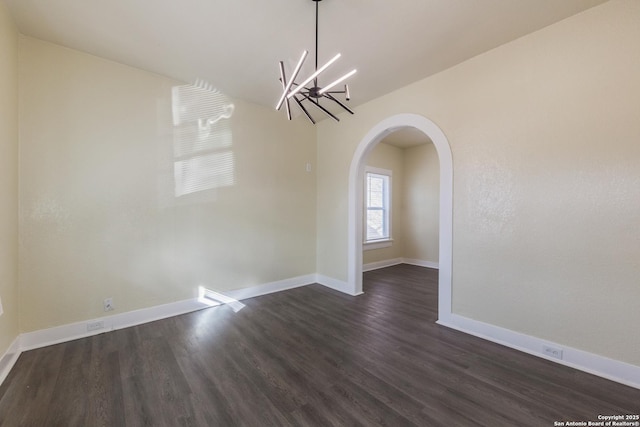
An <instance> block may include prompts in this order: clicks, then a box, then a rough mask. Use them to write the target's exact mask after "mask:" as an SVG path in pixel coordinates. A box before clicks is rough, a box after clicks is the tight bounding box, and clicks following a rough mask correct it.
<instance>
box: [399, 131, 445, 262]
mask: <svg viewBox="0 0 640 427" xmlns="http://www.w3.org/2000/svg"><path fill="white" fill-rule="evenodd" d="M402 154H403V165H404V186H403V190H402V191H403V192H402V198H403V200H404V209H403V211H402V223H403V227H404V230H405V233H404V235H403V240H402V245H403V252H402V257H403V258H406V259H409V260H416V261H423V262H427V263H430V264H437V263H438V259H439V256H438V243H439V240H438V239H439V221H438V220H439V218H438V217H439V208H440V165H439V161H438V153H437V152H436V148H435V146H434V145H433V144H432V143H431V142H429V143H428V144H423V145H416V146H414V147H409V148H405V149H404V150H403V153H402Z"/></svg>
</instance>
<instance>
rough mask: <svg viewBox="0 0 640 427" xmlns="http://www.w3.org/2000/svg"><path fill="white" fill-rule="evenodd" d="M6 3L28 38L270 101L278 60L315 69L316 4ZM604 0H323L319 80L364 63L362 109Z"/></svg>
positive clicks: (220, 0)
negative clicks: (303, 61) (327, 65)
mask: <svg viewBox="0 0 640 427" xmlns="http://www.w3.org/2000/svg"><path fill="white" fill-rule="evenodd" d="M0 1H4V2H5V3H6V4H7V6H8V7H9V10H10V11H11V13H12V15H13V17H14V19H15V20H16V22H17V25H18V27H19V29H20V31H21V32H22V33H23V34H26V35H29V36H33V37H36V38H39V39H43V40H47V41H50V42H53V43H56V44H60V45H63V46H67V47H70V48H73V49H77V50H80V51H84V52H88V53H91V54H94V55H97V56H100V57H103V58H107V59H111V60H114V61H117V62H120V63H123V64H128V65H131V66H134V67H138V68H141V69H144V70H148V71H152V72H155V73H158V74H162V75H165V76H168V77H171V78H175V79H177V80H180V81H183V82H194V81H195V79H204V80H206V81H208V82H209V83H211V84H212V85H213V86H215V87H217V88H218V89H220V90H221V91H222V92H224V93H226V94H227V95H230V96H231V97H235V98H240V99H245V100H248V101H252V102H255V103H258V104H262V105H265V106H274V105H275V103H276V101H277V99H278V97H279V95H280V92H281V86H280V82H279V81H278V78H279V71H278V61H280V60H283V61H285V64H286V67H287V71H288V73H289V74H290V73H291V70H292V69H293V67H294V66H295V63H296V62H297V60H298V58H299V57H300V54H301V53H302V51H303V50H304V49H308V50H309V58H308V59H307V65H308V66H309V67H308V68H307V69H306V70H303V72H302V74H301V76H304V75H308V74H310V73H311V72H312V70H311V67H312V65H313V55H314V34H315V30H314V22H315V3H314V2H313V1H312V0H269V1H264V0H262V1H260V0H0ZM604 1H606V0H395V1H389V0H340V1H338V0H324V1H321V2H320V4H319V7H320V17H319V19H320V28H319V32H320V37H319V44H320V46H319V52H320V54H319V62H320V64H322V63H323V62H325V61H327V60H328V59H329V58H330V57H332V56H333V55H334V54H335V53H338V52H341V53H342V57H341V58H340V59H339V60H338V62H337V63H336V64H334V65H333V66H332V67H331V69H330V70H328V71H327V72H326V76H321V77H322V78H323V79H325V81H327V82H328V81H330V79H331V78H332V77H333V76H339V75H342V74H344V73H345V72H346V71H349V70H351V69H352V68H357V69H358V73H357V74H356V75H355V76H353V77H351V78H350V79H349V86H350V90H351V96H352V100H351V102H350V105H352V106H357V105H359V104H361V103H363V102H366V101H368V100H371V99H373V98H376V97H379V96H381V95H383V94H385V93H388V92H390V91H393V90H395V89H397V88H400V87H402V86H405V85H407V84H409V83H411V82H414V81H417V80H420V79H422V78H424V77H426V76H429V75H432V74H434V73H437V72H439V71H441V70H444V69H446V68H448V67H451V66H453V65H455V64H457V63H460V62H462V61H464V60H466V59H469V58H471V57H473V56H475V55H478V54H479V53H482V52H485V51H487V50H490V49H492V48H494V47H496V46H499V45H501V44H504V43H507V42H509V41H511V40H514V39H516V38H518V37H521V36H523V35H525V34H528V33H530V32H533V31H535V30H538V29H540V28H542V27H545V26H547V25H549V24H551V23H553V22H556V21H559V20H561V19H564V18H566V17H568V16H571V15H573V14H576V13H578V12H580V11H582V10H585V9H587V8H589V7H592V6H595V5H597V4H600V3H603V2H604ZM310 70H311V71H310ZM320 85H322V81H321V84H320Z"/></svg>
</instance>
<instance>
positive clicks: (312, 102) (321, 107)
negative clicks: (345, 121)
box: [303, 96, 340, 122]
mask: <svg viewBox="0 0 640 427" xmlns="http://www.w3.org/2000/svg"><path fill="white" fill-rule="evenodd" d="M304 100H309V102H311V104H312V105H315V106H316V107H318V108H319V109H321V110H322V111H324V113H325V114H326V115H328V116H329V117H331V118H332V119H333V120H335V121H336V122H339V121H340V119H339V118H337V117H336V116H335V115H334V114H333V113H332V112H331V111H329V110H327V109H326V108H324V107H323V106H322V105H320V103H319V102H318V101H316V100H315V99H311V98H310V97H308V96H307V97H305V99H304ZM304 100H303V101H304Z"/></svg>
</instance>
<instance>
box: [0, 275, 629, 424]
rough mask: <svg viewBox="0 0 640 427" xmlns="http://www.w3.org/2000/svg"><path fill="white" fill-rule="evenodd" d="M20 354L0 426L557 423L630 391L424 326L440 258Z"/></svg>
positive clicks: (1, 393)
mask: <svg viewBox="0 0 640 427" xmlns="http://www.w3.org/2000/svg"><path fill="white" fill-rule="evenodd" d="M365 291H366V293H365V294H364V295H362V296H359V297H355V298H354V297H349V296H346V295H342V294H340V293H338V292H335V291H333V290H330V289H327V288H325V287H323V286H320V285H311V286H307V287H304V288H298V289H294V290H290V291H285V292H280V293H276V294H271V295H266V296H262V297H259V298H253V299H249V300H245V301H243V303H244V304H246V306H245V307H244V308H243V309H242V310H240V311H238V312H237V313H236V312H234V311H233V310H232V309H231V307H229V306H220V307H214V308H210V309H206V310H202V311H199V312H196V313H191V314H187V315H183V316H178V317H174V318H171V319H166V320H161V321H157V322H153V323H148V324H145V325H141V326H137V327H133V328H128V329H123V330H119V331H114V332H108V333H104V334H101V335H97V336H94V337H90V338H85V339H81V340H76V341H72V342H68V343H64V344H59V345H54V346H50V347H46V348H42V349H38V350H32V351H28V352H25V353H23V354H22V355H21V356H20V359H19V360H18V362H17V363H16V365H15V367H14V368H13V370H12V371H11V373H10V374H9V376H8V377H7V379H6V380H5V382H4V383H3V385H2V386H1V387H0V425H2V426H23V425H24V426H38V427H42V426H64V427H70V426H118V427H120V426H142V425H145V426H154V427H155V426H236V425H237V426H323V427H324V426H378V425H386V426H414V425H415V426H553V425H554V421H568V420H572V421H588V420H593V421H595V420H597V416H598V414H605V415H615V414H638V413H639V412H640V390H637V389H633V388H630V387H626V386H623V385H620V384H617V383H614V382H611V381H607V380H604V379H601V378H598V377H595V376H592V375H589V374H586V373H582V372H579V371H575V370H573V369H570V368H567V367H564V366H561V365H557V364H554V363H551V362H548V361H545V360H542V359H539V358H536V357H533V356H530V355H527V354H523V353H519V352H517V351H514V350H510V349H508V348H505V347H502V346H499V345H496V344H492V343H489V342H486V341H483V340H480V339H478V338H475V337H472V336H468V335H465V334H462V333H459V332H456V331H453V330H449V329H447V328H444V327H440V326H438V325H436V324H435V323H434V322H435V320H436V313H437V310H436V305H437V271H435V270H430V269H425V268H420V267H413V266H408V265H399V266H395V267H390V268H386V269H382V270H377V271H373V272H369V273H366V274H365Z"/></svg>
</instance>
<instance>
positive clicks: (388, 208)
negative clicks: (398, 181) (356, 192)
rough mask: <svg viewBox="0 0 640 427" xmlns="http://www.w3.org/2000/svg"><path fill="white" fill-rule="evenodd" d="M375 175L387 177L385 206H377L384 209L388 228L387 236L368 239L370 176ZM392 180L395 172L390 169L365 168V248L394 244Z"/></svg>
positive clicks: (377, 247) (384, 197) (384, 193)
mask: <svg viewBox="0 0 640 427" xmlns="http://www.w3.org/2000/svg"><path fill="white" fill-rule="evenodd" d="M370 175H375V176H380V177H383V178H384V179H385V188H384V190H383V207H382V208H376V209H382V210H383V216H384V218H383V221H385V220H386V230H387V237H383V238H381V239H371V240H369V239H368V233H367V227H368V226H367V224H368V221H367V220H368V213H369V211H370V210H371V209H372V208H371V207H369V204H368V198H369V197H368V194H369V176H370ZM392 180H393V172H392V171H391V170H388V169H382V168H376V167H372V166H366V167H365V170H364V182H363V184H364V197H363V199H364V200H363V205H364V218H363V219H364V221H363V228H364V229H363V240H364V241H363V242H362V245H363V249H364V250H371V249H380V248H386V247H389V246H391V245H392V244H393V234H392V231H393V230H392V226H391V224H392V210H393V209H392V192H393V191H392V188H393V187H392Z"/></svg>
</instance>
